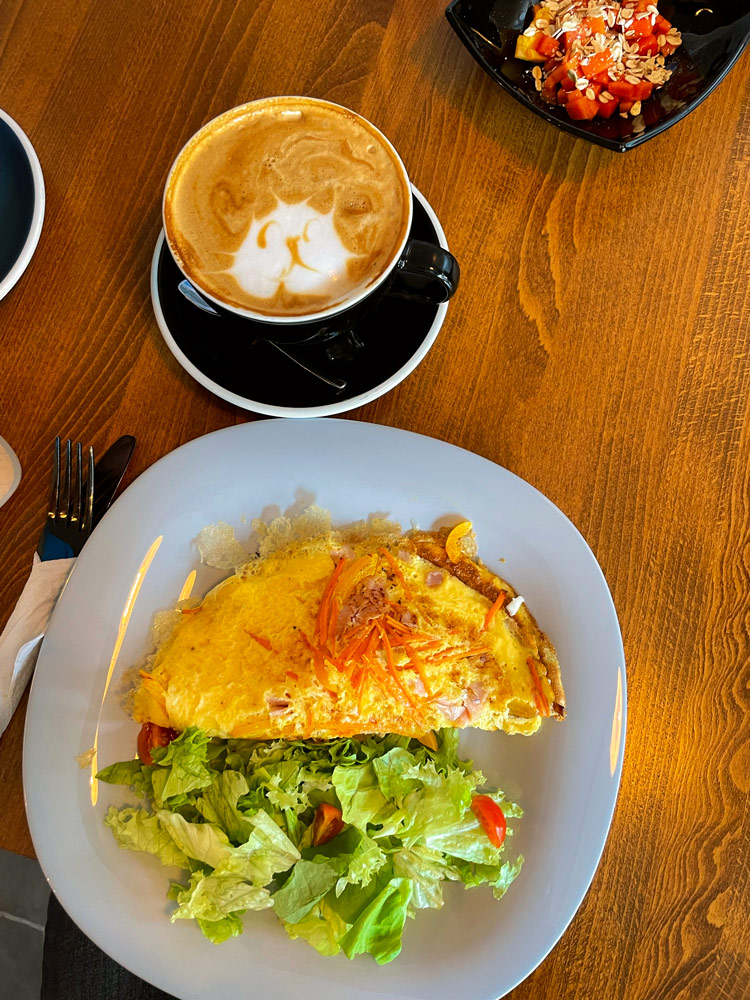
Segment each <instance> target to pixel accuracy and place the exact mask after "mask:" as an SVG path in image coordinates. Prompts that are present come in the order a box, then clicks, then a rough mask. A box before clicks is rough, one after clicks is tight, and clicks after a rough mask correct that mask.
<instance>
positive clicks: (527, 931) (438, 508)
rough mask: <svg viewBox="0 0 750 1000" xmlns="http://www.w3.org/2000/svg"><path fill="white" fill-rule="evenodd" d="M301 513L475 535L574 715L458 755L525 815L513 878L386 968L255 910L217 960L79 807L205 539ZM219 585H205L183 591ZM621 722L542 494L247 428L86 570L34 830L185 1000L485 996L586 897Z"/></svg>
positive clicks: (146, 488)
mask: <svg viewBox="0 0 750 1000" xmlns="http://www.w3.org/2000/svg"><path fill="white" fill-rule="evenodd" d="M313 500H314V501H315V502H317V503H319V504H321V505H323V506H324V507H327V508H329V509H330V510H331V511H332V513H333V516H334V519H335V520H336V521H338V522H345V521H351V520H354V519H358V518H360V517H363V516H366V515H368V514H370V513H375V512H380V513H385V514H387V515H389V516H390V517H393V518H396V519H398V520H399V521H400V522H401V523H402V524H403V525H404V527H405V528H408V527H409V526H410V524H411V522H417V523H418V524H419V525H420V526H422V527H431V526H434V525H435V524H439V523H443V522H445V521H455V520H456V519H457V517H458V516H460V517H462V518H463V517H467V518H470V519H471V520H472V521H473V522H474V525H475V527H476V530H477V533H478V539H479V548H480V554H481V556H482V557H483V559H484V561H485V562H486V563H488V565H489V566H490V567H491V568H492V569H495V570H497V571H499V572H500V573H502V575H504V576H506V577H507V579H508V580H510V581H511V582H512V583H513V585H514V586H515V587H517V588H518V590H519V591H520V592H521V593H522V594H523V595H524V596H525V597H526V599H527V600H528V602H529V605H530V607H531V608H532V610H533V611H534V613H535V615H536V616H537V618H538V620H539V622H540V624H541V627H542V628H543V629H544V630H545V631H547V632H548V634H549V635H550V637H551V638H552V639H553V641H554V642H555V644H556V646H557V650H558V653H559V657H560V661H561V663H562V668H563V678H564V682H565V687H566V693H567V699H568V706H569V714H568V718H567V720H566V721H565V722H563V723H555V722H552V721H550V722H548V723H546V724H545V725H544V726H543V727H542V730H541V732H539V733H538V734H536V735H535V736H534V737H533V738H527V737H522V736H515V737H511V736H506V735H505V734H502V733H499V734H484V733H478V732H471V731H467V732H465V733H464V734H463V736H462V740H463V749H464V752H465V753H466V755H468V756H470V757H472V758H473V759H474V760H475V761H476V763H477V764H478V765H479V766H481V768H482V770H483V771H484V772H485V774H486V775H487V777H488V779H489V780H490V781H492V782H493V783H495V782H496V783H499V784H500V785H501V787H503V788H504V789H505V790H506V791H507V792H508V793H509V794H510V795H511V796H512V797H513V798H515V799H517V801H519V802H520V803H521V804H522V805H523V806H524V808H525V810H526V816H525V819H524V820H523V821H522V823H521V824H520V827H519V833H518V836H517V838H516V841H515V843H514V847H517V848H518V849H519V850H520V851H521V852H522V853H523V854H524V855H525V857H526V864H525V866H524V869H523V871H522V873H521V875H520V877H519V878H518V879H517V881H516V882H515V883H514V884H513V885H512V886H511V888H510V890H509V892H508V894H507V895H506V897H505V898H504V899H503V900H501V901H499V902H497V901H495V900H493V899H492V897H491V894H490V893H489V891H487V890H485V889H474V890H471V891H468V892H467V891H465V890H464V889H463V888H462V887H460V886H450V887H449V889H450V890H453V891H449V892H448V893H447V902H446V905H445V907H444V908H443V909H442V910H440V911H427V912H422V913H420V914H419V916H418V919H417V920H416V921H413V922H412V921H410V922H409V923H408V926H407V928H406V931H405V934H404V948H403V952H402V954H401V955H400V956H399V958H397V959H396V961H395V962H393V963H392V964H390V965H388V966H384V967H382V968H381V967H379V966H377V965H376V964H375V963H374V962H373V961H372V960H371V959H370V958H368V957H362V958H358V959H356V960H355V961H353V962H349V961H348V960H347V959H346V958H344V957H343V956H338V957H336V958H322V957H320V956H319V955H318V954H317V953H316V952H315V951H313V950H312V949H311V948H310V947H309V946H307V945H306V944H305V943H304V942H301V941H294V942H293V941H290V940H289V939H288V938H287V937H286V935H285V933H284V931H283V930H282V929H281V927H280V926H279V925H278V923H277V922H276V919H275V917H274V916H273V914H272V913H270V912H268V911H266V912H263V913H253V914H248V915H247V916H246V917H245V933H244V934H243V935H242V936H241V937H239V938H236V939H234V940H231V941H229V942H227V943H226V944H224V945H222V946H220V947H215V946H214V945H211V944H209V943H208V942H207V941H205V940H204V939H203V938H202V936H201V934H200V931H199V930H198V928H197V927H194V926H191V925H190V923H189V922H188V921H180V922H178V923H177V924H174V925H173V924H170V922H169V919H168V916H167V914H168V912H169V909H170V906H171V904H169V903H168V902H167V901H166V898H165V892H166V889H167V871H166V870H165V869H163V868H162V867H161V866H160V865H159V863H158V862H157V861H156V860H155V859H153V858H150V857H148V856H145V855H140V854H134V853H130V852H127V851H122V850H120V849H119V848H117V847H116V845H115V842H114V839H113V838H112V835H111V833H110V831H109V830H107V829H106V828H105V827H104V826H103V823H102V820H103V817H104V814H105V811H106V808H107V806H108V805H109V804H110V803H113V802H114V803H120V804H121V803H122V802H123V801H124V800H125V798H126V796H125V795H124V794H123V791H122V789H120V788H116V787H110V786H101V787H100V789H99V800H98V803H97V805H96V806H92V803H91V788H90V782H89V774H88V772H86V771H82V770H79V768H78V767H77V765H76V761H75V757H76V755H77V754H80V753H82V752H83V751H85V750H86V749H87V748H89V747H91V746H92V744H93V743H94V739H95V733H96V727H97V723H100V725H99V744H98V745H99V765H100V766H104V765H105V764H107V763H110V762H111V761H115V760H121V759H123V758H127V757H130V756H132V755H133V753H134V748H135V738H136V734H137V727H136V725H135V724H134V723H133V722H132V721H130V719H128V718H127V717H126V715H125V714H124V713H123V710H122V708H121V707H120V705H119V703H118V698H117V692H116V682H117V678H118V677H119V676H120V675H121V673H122V672H123V671H124V670H125V668H126V667H129V666H131V665H133V664H134V663H136V662H137V661H138V660H139V659H140V657H141V656H142V655H143V654H144V653H145V652H146V651H147V648H148V638H147V636H148V629H149V623H150V620H151V616H152V614H153V612H154V611H155V610H156V609H159V608H163V607H165V606H169V605H170V604H171V603H172V602H174V600H175V599H176V598H177V595H178V593H179V591H180V588H181V586H182V584H183V582H184V580H185V578H186V577H187V575H188V573H189V572H190V570H191V569H192V568H193V567H194V566H196V564H197V553H196V550H195V547H194V544H193V539H194V538H195V536H196V534H197V532H198V531H199V530H200V528H202V527H203V526H205V525H206V524H209V523H212V522H215V521H217V520H220V519H223V520H226V521H228V522H230V523H231V524H233V525H234V526H235V527H236V529H237V531H238V535H239V536H240V537H241V536H242V532H243V524H244V521H243V518H244V517H247V518H248V523H247V525H246V526H245V528H244V530H245V531H246V532H247V531H249V519H250V518H252V517H255V516H259V515H261V514H263V515H264V516H268V515H269V514H270V513H273V511H274V510H275V511H278V510H279V508H280V509H281V510H282V511H283V510H287V509H289V508H294V509H295V510H298V509H300V508H301V507H303V506H306V505H307V504H308V503H310V502H311V501H313ZM157 541H158V546H156V545H155V543H157ZM149 551H150V552H151V554H152V556H153V558H152V561H151V563H150V566H149V568H148V569H147V570H146V571H145V572H144V571H143V569H142V566H143V563H144V560H145V559H146V557H147V554H148V553H149ZM501 557H502V558H503V559H504V560H505V561H504V562H503V563H502V565H501V564H500V562H499V561H498V560H499V559H500V558H501ZM139 572H140V577H139ZM215 578H216V574H214V575H213V577H212V576H211V574H208V573H206V572H203V573H199V576H198V589H199V590H200V589H201V588H203V587H205V586H208V585H209V584H211V583H213V581H214V579H215ZM138 584H140V588H139V589H138ZM129 613H130V617H129V618H128V614H129ZM118 645H119V646H120V648H119V655H117V656H116V655H115V654H117V652H118ZM110 667H112V677H113V680H112V683H111V685H110V686H109V689H107V678H108V673H109V672H110ZM624 721H625V665H624V660H623V650H622V643H621V639H620V631H619V628H618V624H617V617H616V615H615V610H614V608H613V606H612V601H611V598H610V595H609V591H608V589H607V584H606V582H605V580H604V577H603V576H602V573H601V570H600V569H599V566H598V565H597V563H596V560H595V558H594V556H593V554H592V553H591V551H590V550H589V548H588V546H587V545H586V543H585V541H584V540H583V538H582V537H581V535H580V534H579V533H578V531H577V530H576V529H575V528H574V527H573V525H572V524H571V523H570V521H568V520H567V518H566V517H565V516H564V515H563V514H562V513H561V512H560V511H559V510H558V509H557V508H556V507H555V506H554V505H553V504H552V503H550V501H549V500H547V499H546V498H545V497H544V496H542V494H541V493H538V492H537V491H536V490H535V489H533V487H531V486H529V485H528V484H527V483H525V482H524V481H523V480H521V479H518V478H517V477H516V476H514V475H513V474H512V473H510V472H507V471H506V470H505V469H502V468H500V467H499V466H497V465H494V464H493V463H491V462H488V461H486V460H485V459H482V458H480V457H479V456H477V455H474V454H472V453H470V452H467V451H463V450H462V449H459V448H455V447H453V446H451V445H448V444H445V443H443V442H441V441H436V440H433V439H431V438H426V437H421V436H419V435H415V434H410V433H408V432H405V431H400V430H395V429H393V428H389V427H382V426H377V425H372V424H364V423H359V422H350V421H343V420H330V419H327V420H314V421H302V422H300V421H292V420H288V421H283V420H270V421H260V422H256V423H251V424H243V425H240V426H237V427H229V428H226V429H225V430H222V431H218V432H217V433H215V434H210V435H208V436H207V437H203V438H199V439H198V440H196V441H192V442H191V443H189V444H187V445H185V446H183V447H182V448H179V449H177V451H174V452H172V453H171V454H170V455H167V456H166V457H165V458H163V459H162V460H161V461H159V462H157V463H156V465H154V466H153V467H152V468H151V469H149V470H148V471H147V472H145V473H144V474H143V475H142V476H141V477H140V478H139V479H138V480H137V481H136V482H135V483H133V485H132V486H131V487H130V488H129V489H128V490H127V491H126V492H125V494H124V495H123V496H122V498H121V499H119V500H118V501H117V502H116V503H115V504H114V506H113V507H112V509H111V510H110V512H109V513H108V514H107V515H106V517H105V518H104V520H103V521H102V523H101V525H100V526H99V527H98V528H97V530H96V531H95V532H94V534H93V536H92V538H91V540H90V541H89V543H88V544H87V545H86V547H85V549H84V551H83V553H82V554H81V556H80V557H79V560H78V564H77V566H76V568H75V570H74V572H73V575H72V577H71V579H70V581H69V583H68V585H67V587H66V589H65V591H64V593H63V595H62V597H61V599H60V602H59V603H58V605H57V608H56V609H55V612H54V615H53V617H52V621H51V623H50V627H49V630H48V633H47V637H46V639H45V641H44V645H43V647H42V652H41V656H40V658H39V663H38V666H37V669H36V676H35V678H34V685H33V688H32V692H31V700H30V704H29V712H28V717H27V723H26V737H25V746H24V786H25V791H26V806H27V811H28V818H29V825H30V827H31V833H32V837H33V840H34V846H35V848H36V851H37V853H38V856H39V860H40V862H41V864H42V867H43V869H44V871H45V873H46V875H47V878H48V879H49V881H50V883H51V885H52V888H53V889H54V891H55V892H56V893H57V895H58V897H59V898H60V901H61V902H62V904H63V906H64V907H65V908H66V909H67V911H68V912H69V914H70V915H71V917H72V918H73V919H74V920H75V921H76V923H77V924H78V925H79V926H80V927H81V928H82V929H83V930H84V931H85V933H86V934H88V935H89V937H90V938H92V939H93V940H94V941H95V942H96V943H97V944H98V945H99V946H100V947H101V948H103V949H104V951H106V952H108V953H109V954H110V955H111V956H112V957H113V958H115V959H116V960H117V961H118V962H120V963H121V964H122V965H124V966H126V967H127V968H129V969H130V970H132V971H133V972H134V973H136V974H137V975H139V976H141V977H142V978H144V979H146V980H149V981H150V982H152V983H154V984H155V985H156V986H159V987H160V988H161V989H163V990H166V991H167V992H169V993H172V994H175V995H176V996H178V997H181V998H186V1000H187V998H210V1000H218V998H222V1000H240V998H242V1000H246V997H247V996H248V995H249V993H248V989H250V991H251V993H252V995H253V996H258V997H263V998H264V1000H287V998H289V997H291V996H304V997H305V998H306V1000H385V998H410V1000H416V998H420V1000H422V998H423V1000H455V998H456V997H461V998H462V1000H495V998H497V997H499V996H501V995H503V994H505V993H506V992H507V991H508V990H510V989H512V988H513V987H514V986H515V985H516V984H517V983H519V982H520V981H521V980H522V979H523V978H524V977H525V976H527V975H528V974H529V973H530V972H531V971H532V970H533V969H534V968H535V967H536V966H537V965H538V964H539V962H541V960H542V959H543V958H544V957H545V955H546V954H547V953H548V952H549V951H550V949H551V948H552V947H553V945H554V944H555V942H556V941H557V940H558V938H559V937H560V935H561V934H562V933H563V931H564V930H565V928H566V926H567V925H568V922H569V921H570V919H571V917H572V916H573V914H574V913H575V911H576V909H577V907H578V905H579V904H580V902H581V899H582V898H583V895H584V893H585V892H586V889H587V888H588V886H589V883H590V881H591V878H592V876H593V874H594V870H595V869H596V866H597V863H598V861H599V857H600V855H601V851H602V848H603V846H604V841H605V839H606V836H607V831H608V829H609V824H610V820H611V817H612V811H613V808H614V804H615V798H616V795H617V788H618V784H619V779H620V769H621V763H622V753H623V744H624V739H623V736H624Z"/></svg>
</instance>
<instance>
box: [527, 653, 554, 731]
mask: <svg viewBox="0 0 750 1000" xmlns="http://www.w3.org/2000/svg"><path fill="white" fill-rule="evenodd" d="M526 665H527V666H528V668H529V673H530V674H531V680H532V681H533V684H534V701H535V702H536V707H537V709H538V710H539V714H540V715H543V716H545V717H548V716H549V714H550V712H549V702H548V701H547V699H546V697H545V694H544V688H543V687H542V682H541V681H540V680H539V675H538V674H537V672H536V667H535V666H534V659H533V657H531V656H529V657H527V658H526Z"/></svg>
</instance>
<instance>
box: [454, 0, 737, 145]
mask: <svg viewBox="0 0 750 1000" xmlns="http://www.w3.org/2000/svg"><path fill="white" fill-rule="evenodd" d="M746 6H747V4H746V3H743V2H742V0H712V2H711V4H710V7H709V6H708V5H706V4H705V2H704V3H686V2H684V0H671V2H662V3H660V4H659V12H660V13H661V14H663V15H664V17H666V18H667V19H668V20H669V21H671V22H672V24H673V25H674V26H675V27H676V28H677V29H679V31H681V32H682V45H681V46H680V47H679V49H678V50H677V51H676V52H675V53H674V55H672V56H671V57H670V59H669V60H668V62H667V67H668V68H669V69H671V70H672V76H671V78H670V80H669V81H668V83H667V84H666V85H665V86H664V87H661V88H660V89H659V90H657V91H656V92H655V94H654V96H653V97H652V98H650V99H649V100H648V101H644V102H643V111H642V114H643V117H644V120H645V122H646V128H645V130H644V131H642V132H638V133H634V132H633V120H632V119H631V118H620V116H619V115H614V116H613V117H612V118H609V119H608V120H606V121H603V120H596V119H595V120H594V121H590V122H575V121H572V120H571V119H570V118H568V116H567V114H566V112H565V110H564V108H555V107H551V106H550V105H549V104H547V103H546V102H545V101H543V100H542V99H541V97H540V96H539V95H538V94H537V92H536V89H535V87H534V80H533V78H532V76H531V67H530V66H529V64H528V63H526V62H522V61H521V60H520V59H515V58H514V56H513V52H514V50H515V45H516V38H517V37H518V35H519V33H520V32H522V31H523V29H524V28H525V27H526V26H527V25H528V24H529V23H530V21H531V2H530V0H453V2H452V3H451V4H450V5H449V6H448V8H447V10H446V12H445V16H446V17H447V18H448V21H449V22H450V24H451V27H452V28H453V29H454V31H455V32H456V34H457V35H458V37H459V38H460V39H461V41H462V42H463V43H464V45H465V46H466V48H467V49H468V50H469V52H471V54H472V55H473V56H474V58H475V59H476V60H477V62H478V63H479V65H480V66H481V67H482V69H484V70H485V72H487V73H489V75H490V76H491V77H492V79H493V80H495V81H496V82H497V83H499V84H500V86H501V87H502V88H503V90H506V91H507V92H508V93H509V94H510V95H511V96H512V97H515V99H516V100H517V101H520V102H521V104H523V105H524V106H525V107H527V108H529V109H530V110H531V111H533V112H534V114H537V115H539V117H540V118H544V120H545V121H546V122H549V124H550V125H554V126H555V127H556V128H560V129H562V130H563V131H564V132H570V134H571V135H577V136H579V137H580V138H581V139H588V140H589V142H595V143H597V144H598V145H599V146H606V147H607V148H608V149H615V150H617V151H618V152H621V153H624V152H625V151H626V150H628V149H632V148H633V147H634V146H640V144H641V143H642V142H646V141H647V140H648V139H651V138H653V136H655V135H659V133H660V132H664V131H665V130H666V129H668V128H669V127H670V126H671V125H674V124H675V122H678V121H680V120H681V119H682V118H684V117H685V116H686V115H689V114H690V112H691V111H692V110H693V109H694V108H697V107H698V105H699V104H700V103H701V101H703V100H705V98H706V97H708V95H709V94H710V93H711V91H712V90H713V89H714V87H716V86H717V85H718V84H719V83H721V81H722V80H723V79H724V77H725V76H726V75H727V73H728V72H729V70H730V69H731V68H732V66H733V65H734V64H735V62H736V61H737V60H738V59H739V57H740V55H741V54H742V52H743V51H744V49H745V47H746V45H747V43H748V41H750V12H748V11H747V10H746V11H745V12H743V11H742V10H741V8H742V7H746Z"/></svg>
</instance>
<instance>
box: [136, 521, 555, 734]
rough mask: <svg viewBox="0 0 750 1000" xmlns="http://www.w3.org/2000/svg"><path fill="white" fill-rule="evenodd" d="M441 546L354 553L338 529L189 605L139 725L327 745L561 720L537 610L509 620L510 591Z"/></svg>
mask: <svg viewBox="0 0 750 1000" xmlns="http://www.w3.org/2000/svg"><path fill="white" fill-rule="evenodd" d="M444 542H445V534H443V535H442V536H441V535H439V534H437V533H422V534H420V533H412V534H411V535H406V536H400V537H394V536H393V535H390V536H381V537H374V538H369V539H364V540H362V539H360V540H359V541H358V542H355V543H353V544H342V542H341V536H340V535H337V534H336V533H333V532H327V533H325V534H322V535H320V536H319V537H317V538H314V539H310V540H308V541H306V542H304V543H297V544H294V545H290V546H287V547H286V548H283V549H281V550H279V551H277V552H273V553H271V554H269V555H265V556H263V557H259V558H257V559H255V560H253V561H252V562H250V563H249V564H248V565H247V566H245V567H243V568H242V569H241V570H240V571H238V572H237V573H236V574H235V575H234V576H232V577H230V578H229V579H228V580H226V581H224V582H223V583H221V584H220V585H219V586H218V587H216V588H215V589H214V590H212V591H211V592H210V593H209V594H207V595H206V597H205V598H204V600H203V602H202V604H201V605H200V606H199V607H198V608H191V609H185V610H184V613H183V614H182V615H181V616H180V620H179V621H178V623H177V625H176V627H175V628H174V630H173V632H172V634H171V635H170V636H169V638H168V639H167V640H166V642H164V644H163V645H162V646H161V648H160V649H159V650H158V652H157V654H156V656H155V658H154V660H153V663H152V664H151V668H150V670H149V671H142V672H141V678H142V679H141V685H140V687H139V689H138V691H137V692H136V695H135V701H134V716H135V718H136V720H137V721H139V722H147V721H150V722H155V723H157V724H158V725H162V726H169V727H172V728H174V729H177V730H182V729H185V728H187V727H188V726H200V727H201V728H202V729H204V730H206V731H207V732H208V733H210V734H211V735H215V736H222V737H229V736H235V737H252V738H277V737H284V738H329V737H336V736H347V735H355V734H358V733H368V732H393V733H402V734H404V735H421V734H424V733H425V732H427V731H429V730H430V729H436V728H440V727H442V726H476V727H478V728H480V729H489V730H495V729H504V730H506V731H507V732H521V733H532V732H534V731H535V730H536V729H537V728H538V727H539V725H540V722H541V718H542V717H543V716H545V715H553V716H557V717H562V715H563V714H564V708H563V706H564V694H563V692H562V685H561V683H560V680H559V669H558V667H557V660H556V657H555V656H554V649H553V648H552V646H551V644H550V643H549V640H548V639H547V638H546V636H544V634H543V633H542V632H541V631H540V630H539V629H538V626H537V625H536V622H535V621H534V620H533V618H532V617H531V615H530V613H529V612H528V611H527V609H526V608H525V606H524V607H523V609H522V611H519V612H518V613H517V615H516V616H511V615H509V614H508V613H507V612H506V611H505V610H504V606H505V605H507V603H508V601H509V600H510V599H511V598H512V597H515V592H514V591H513V590H512V588H511V587H510V586H509V585H508V584H506V583H505V582H504V581H502V580H500V579H499V578H497V577H495V576H494V575H492V574H490V573H489V571H488V570H486V569H485V567H483V566H482V565H481V564H480V563H477V562H475V561H474V560H471V559H469V558H468V557H462V558H461V559H460V560H458V563H453V562H452V561H451V560H450V559H448V558H447V556H446V553H445V544H444ZM472 574H473V575H472ZM477 574H478V575H477ZM461 577H463V579H462V578H461ZM467 580H468V582H466V581H467Z"/></svg>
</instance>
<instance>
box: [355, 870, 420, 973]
mask: <svg viewBox="0 0 750 1000" xmlns="http://www.w3.org/2000/svg"><path fill="white" fill-rule="evenodd" d="M412 891H413V883H412V882H411V880H410V879H408V878H394V879H391V881H390V882H389V883H388V885H387V886H386V887H385V888H384V889H383V890H382V891H381V892H380V893H378V895H377V896H376V897H375V899H373V901H372V902H371V903H370V905H369V906H367V907H366V908H365V910H364V911H363V912H362V913H361V914H360V916H359V918H358V919H357V921H356V922H355V923H354V925H353V926H352V927H351V928H350V929H349V930H348V931H347V932H346V934H345V935H344V936H343V937H342V938H341V949H342V951H343V952H344V954H345V955H346V957H347V958H354V956H355V955H363V954H365V953H368V954H370V955H372V957H373V958H374V959H375V961H376V962H377V963H378V965H383V964H385V963H386V962H391V961H393V959H394V958H395V957H396V956H397V955H398V954H399V952H400V951H401V934H402V932H403V929H404V924H405V923H406V917H407V911H408V907H409V901H410V900H411V896H412Z"/></svg>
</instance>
